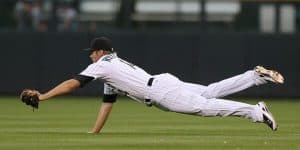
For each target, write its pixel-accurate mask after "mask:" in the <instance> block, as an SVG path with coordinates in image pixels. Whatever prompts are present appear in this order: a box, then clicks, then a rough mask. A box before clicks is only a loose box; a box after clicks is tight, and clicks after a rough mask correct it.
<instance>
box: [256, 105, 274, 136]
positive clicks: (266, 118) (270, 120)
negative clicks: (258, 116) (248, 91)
mask: <svg viewBox="0 0 300 150" xmlns="http://www.w3.org/2000/svg"><path fill="white" fill-rule="evenodd" d="M257 106H258V107H259V108H260V111H261V112H262V115H263V123H265V124H267V125H268V126H269V127H270V128H271V129H272V130H273V131H276V130H277V128H278V125H277V123H276V121H275V119H274V117H273V115H272V113H271V112H270V111H269V109H268V107H267V105H266V104H265V102H258V104H257Z"/></svg>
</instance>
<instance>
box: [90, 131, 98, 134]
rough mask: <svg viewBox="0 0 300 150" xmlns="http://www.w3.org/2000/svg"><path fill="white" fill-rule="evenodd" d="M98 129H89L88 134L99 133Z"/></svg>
mask: <svg viewBox="0 0 300 150" xmlns="http://www.w3.org/2000/svg"><path fill="white" fill-rule="evenodd" d="M98 133H99V132H98V131H89V132H88V134H98Z"/></svg>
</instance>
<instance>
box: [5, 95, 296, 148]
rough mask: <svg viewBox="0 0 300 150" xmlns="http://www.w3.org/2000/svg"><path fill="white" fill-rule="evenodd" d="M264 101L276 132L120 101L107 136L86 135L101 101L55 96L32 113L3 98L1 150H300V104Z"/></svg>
mask: <svg viewBox="0 0 300 150" xmlns="http://www.w3.org/2000/svg"><path fill="white" fill-rule="evenodd" d="M247 102H249V103H256V101H251V100H248V101H247ZM266 102H267V103H268V104H269V106H270V109H271V110H272V112H273V114H274V115H275V117H276V119H277V121H278V123H279V129H278V131H276V132H273V131H271V130H270V129H269V128H268V127H267V126H265V125H264V124H257V123H251V122H250V120H245V119H239V118H219V117H214V118H205V117H197V116H189V115H182V114H176V113H169V112H163V111H160V110H158V109H156V108H154V107H153V108H148V107H145V106H143V105H141V104H138V103H136V102H134V101H129V100H123V99H122V100H119V101H118V102H117V103H116V104H115V106H114V108H113V111H112V114H111V116H110V118H109V120H108V122H107V123H106V125H105V127H104V129H103V133H102V134H87V131H88V130H89V128H90V127H92V126H93V124H94V121H95V118H96V116H97V113H98V107H99V105H100V104H101V101H100V99H99V98H71V97H68V98H66V97H61V98H55V99H52V100H50V101H45V102H43V103H41V105H40V109H39V110H38V111H35V112H32V109H30V108H29V107H28V106H25V105H24V104H23V103H21V102H20V100H19V99H18V98H17V97H1V98H0V112H1V113H0V119H1V122H0V149H1V150H11V149H18V150H20V149H21V150H33V149H38V150H66V149H72V150H76V149H80V150H90V149H105V150H111V149H125V150H126V149H128V150H133V149H142V150H144V149H155V150H166V149H170V150H179V149H180V150H181V149H187V150H191V149H204V150H216V149H222V150H223V149H228V150H245V149H263V150H271V149H272V150H273V149H274V150H275V149H276V150H277V149H280V150H281V149H282V150H283V149H284V150H299V149H300V117H299V116H298V113H297V112H299V111H300V100H299V101H297V100H285V99H282V100H276V101H266Z"/></svg>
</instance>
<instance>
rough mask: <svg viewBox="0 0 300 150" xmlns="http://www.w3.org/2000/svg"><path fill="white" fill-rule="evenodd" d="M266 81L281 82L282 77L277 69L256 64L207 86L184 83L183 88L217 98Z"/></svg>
mask: <svg viewBox="0 0 300 150" xmlns="http://www.w3.org/2000/svg"><path fill="white" fill-rule="evenodd" d="M267 81H272V82H274V83H283V77H282V75H281V74H280V73H278V72H277V71H274V70H268V69H265V68H263V67H261V66H257V67H255V69H254V70H250V71H247V72H245V73H243V74H240V75H236V76H234V77H231V78H228V79H225V80H222V81H219V82H215V83H212V84H210V85H208V86H203V85H198V84H193V83H185V88H187V89H189V90H191V91H193V92H198V93H201V95H202V96H204V97H206V98H219V97H224V96H227V95H230V94H232V93H236V92H239V91H242V90H245V89H247V88H249V87H252V86H254V85H257V86H258V85H261V84H265V83H267Z"/></svg>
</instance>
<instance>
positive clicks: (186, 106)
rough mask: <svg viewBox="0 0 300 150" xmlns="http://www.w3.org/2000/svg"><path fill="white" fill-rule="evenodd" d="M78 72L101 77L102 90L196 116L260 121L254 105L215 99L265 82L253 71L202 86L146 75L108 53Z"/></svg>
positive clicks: (174, 78) (164, 76) (168, 77)
mask: <svg viewBox="0 0 300 150" xmlns="http://www.w3.org/2000/svg"><path fill="white" fill-rule="evenodd" d="M80 75H82V76H88V77H93V79H100V80H102V81H103V82H104V83H105V85H104V94H116V93H123V94H125V95H126V96H128V97H130V98H132V99H134V100H137V101H138V102H141V103H145V100H151V104H153V105H154V106H156V107H157V108H160V109H162V110H165V111H172V112H178V113H184V114H192V115H200V116H239V117H243V118H248V119H251V120H253V121H254V122H261V121H263V118H262V113H261V111H259V110H258V107H257V105H250V104H246V103H241V102H235V101H230V100H224V99H218V98H219V97H223V96H226V95H229V94H232V93H235V92H238V91H241V90H244V89H246V88H249V87H251V86H254V85H260V84H264V83H266V81H265V80H264V79H263V78H262V77H260V76H259V75H258V74H257V73H256V72H255V71H247V72H245V73H243V74H240V75H237V76H234V77H232V78H229V79H226V80H222V81H220V82H216V83H213V84H210V85H208V86H203V85H199V84H193V83H186V82H183V81H181V80H179V79H178V78H177V77H175V76H173V75H171V74H169V73H164V74H159V75H150V74H148V73H147V72H145V71H144V70H143V69H142V68H140V67H138V66H136V65H133V64H131V63H128V62H127V61H125V60H123V59H121V58H119V57H117V55H116V53H112V54H108V55H105V56H102V57H101V58H100V59H99V60H98V61H97V62H95V63H93V64H91V65H89V66H88V67H87V68H86V69H85V70H84V71H82V72H81V73H80ZM146 102H147V101H146Z"/></svg>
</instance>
